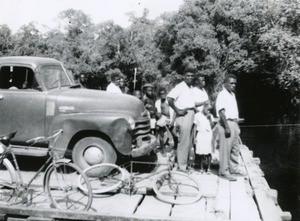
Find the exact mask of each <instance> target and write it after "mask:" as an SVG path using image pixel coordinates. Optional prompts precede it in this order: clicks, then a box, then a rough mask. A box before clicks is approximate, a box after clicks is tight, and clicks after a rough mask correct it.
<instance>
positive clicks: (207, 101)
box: [195, 100, 209, 107]
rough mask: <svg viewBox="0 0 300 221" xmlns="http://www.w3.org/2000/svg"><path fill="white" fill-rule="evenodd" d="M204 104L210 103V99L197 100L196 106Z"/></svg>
mask: <svg viewBox="0 0 300 221" xmlns="http://www.w3.org/2000/svg"><path fill="white" fill-rule="evenodd" d="M204 104H209V100H206V101H201V102H195V106H196V107H200V106H202V105H204Z"/></svg>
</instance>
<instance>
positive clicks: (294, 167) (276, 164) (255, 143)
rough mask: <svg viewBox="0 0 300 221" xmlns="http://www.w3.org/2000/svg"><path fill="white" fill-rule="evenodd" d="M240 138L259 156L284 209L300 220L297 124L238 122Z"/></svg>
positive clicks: (298, 138) (299, 148) (299, 139)
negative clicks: (244, 124) (249, 124)
mask: <svg viewBox="0 0 300 221" xmlns="http://www.w3.org/2000/svg"><path fill="white" fill-rule="evenodd" d="M241 131H242V132H241V139H242V142H243V143H244V144H245V145H246V146H247V147H248V148H249V149H250V150H252V151H253V155H254V157H259V158H260V160H261V165H260V167H261V169H262V170H263V171H264V173H265V178H266V180H267V181H268V183H269V186H270V188H271V189H276V190H278V202H279V205H280V206H281V208H282V210H283V211H289V212H291V214H292V217H293V218H292V220H293V221H300V125H299V124H298V125H297V124H296V125H264V126H259V125H256V126H255V125H253V126H243V125H241Z"/></svg>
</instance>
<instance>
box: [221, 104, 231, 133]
mask: <svg viewBox="0 0 300 221" xmlns="http://www.w3.org/2000/svg"><path fill="white" fill-rule="evenodd" d="M219 116H220V121H221V125H223V126H224V129H225V137H226V138H228V137H230V134H231V131H230V128H229V125H228V123H227V120H226V115H225V110H224V109H221V110H219Z"/></svg>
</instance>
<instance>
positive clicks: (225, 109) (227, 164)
mask: <svg viewBox="0 0 300 221" xmlns="http://www.w3.org/2000/svg"><path fill="white" fill-rule="evenodd" d="M235 87H236V77H235V75H231V74H229V75H227V76H226V78H225V82H224V88H223V90H222V91H221V92H220V93H219V94H218V96H217V100H216V112H217V116H219V117H220V122H219V124H218V131H219V139H220V167H219V174H220V176H222V177H224V178H226V179H228V180H230V181H234V180H236V178H235V177H234V176H232V174H237V175H245V174H244V172H243V171H242V170H241V169H240V165H239V134H240V128H239V125H238V118H239V111H238V107H237V102H236V98H235V94H234V91H235Z"/></svg>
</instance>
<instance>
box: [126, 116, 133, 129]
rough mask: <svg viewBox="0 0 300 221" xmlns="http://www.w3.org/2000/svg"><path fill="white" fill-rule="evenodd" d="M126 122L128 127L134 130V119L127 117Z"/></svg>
mask: <svg viewBox="0 0 300 221" xmlns="http://www.w3.org/2000/svg"><path fill="white" fill-rule="evenodd" d="M127 121H128V123H129V125H130V128H131V129H132V130H133V129H134V128H135V121H134V119H133V118H132V117H129V118H128V119H127Z"/></svg>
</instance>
